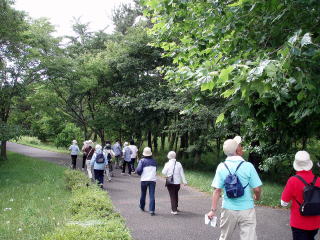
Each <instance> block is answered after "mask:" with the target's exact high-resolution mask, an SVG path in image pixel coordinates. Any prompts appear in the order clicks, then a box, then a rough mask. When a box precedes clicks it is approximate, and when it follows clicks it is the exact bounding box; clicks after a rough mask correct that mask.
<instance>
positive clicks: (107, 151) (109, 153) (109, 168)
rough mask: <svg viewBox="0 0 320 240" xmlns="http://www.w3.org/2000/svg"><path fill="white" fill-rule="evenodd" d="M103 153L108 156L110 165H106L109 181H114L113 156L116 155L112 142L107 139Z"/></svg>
mask: <svg viewBox="0 0 320 240" xmlns="http://www.w3.org/2000/svg"><path fill="white" fill-rule="evenodd" d="M103 153H104V154H105V155H106V156H107V160H108V165H107V167H106V175H107V179H108V181H109V182H111V181H112V177H113V163H112V158H113V157H114V152H113V150H112V149H111V142H110V141H107V142H106V146H105V147H104V149H103Z"/></svg>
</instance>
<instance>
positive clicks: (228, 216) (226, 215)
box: [219, 208, 238, 240]
mask: <svg viewBox="0 0 320 240" xmlns="http://www.w3.org/2000/svg"><path fill="white" fill-rule="evenodd" d="M237 218H238V216H237V214H236V211H233V210H228V209H225V208H222V209H221V219H220V229H221V234H220V238H219V240H231V238H232V234H233V232H234V229H235V228H236V226H237Z"/></svg>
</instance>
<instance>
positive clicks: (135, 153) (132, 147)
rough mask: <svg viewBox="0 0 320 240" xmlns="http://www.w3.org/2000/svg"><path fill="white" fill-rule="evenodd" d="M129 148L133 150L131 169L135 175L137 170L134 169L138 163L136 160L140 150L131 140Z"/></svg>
mask: <svg viewBox="0 0 320 240" xmlns="http://www.w3.org/2000/svg"><path fill="white" fill-rule="evenodd" d="M129 148H130V149H131V152H132V153H131V162H130V164H131V169H132V172H133V173H135V171H136V169H135V167H134V164H135V162H136V159H137V156H138V148H137V146H136V145H134V141H133V140H131V141H130V145H129Z"/></svg>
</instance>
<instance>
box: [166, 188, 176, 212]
mask: <svg viewBox="0 0 320 240" xmlns="http://www.w3.org/2000/svg"><path fill="white" fill-rule="evenodd" d="M167 189H168V192H169V196H170V202H171V211H173V212H176V211H177V209H175V197H174V196H175V193H174V185H173V184H168V185H167Z"/></svg>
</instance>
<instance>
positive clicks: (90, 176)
mask: <svg viewBox="0 0 320 240" xmlns="http://www.w3.org/2000/svg"><path fill="white" fill-rule="evenodd" d="M86 164H87V172H88V177H89V178H90V179H92V170H91V165H90V160H86Z"/></svg>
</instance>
